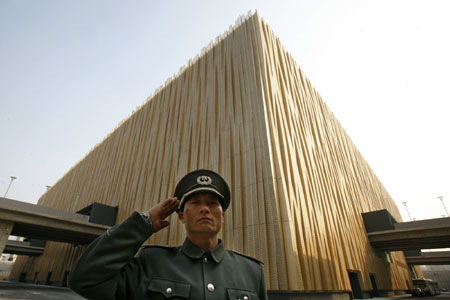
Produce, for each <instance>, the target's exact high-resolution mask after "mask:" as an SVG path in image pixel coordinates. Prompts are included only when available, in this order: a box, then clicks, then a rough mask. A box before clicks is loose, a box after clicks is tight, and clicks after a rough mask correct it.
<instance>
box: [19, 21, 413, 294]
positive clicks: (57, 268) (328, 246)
mask: <svg viewBox="0 0 450 300" xmlns="http://www.w3.org/2000/svg"><path fill="white" fill-rule="evenodd" d="M198 168H208V169H212V170H215V171H217V172H218V173H220V174H221V175H222V176H223V177H224V178H225V179H226V180H227V181H228V183H229V184H230V187H231V198H232V202H231V206H230V208H229V209H228V211H227V212H226V214H225V224H224V228H223V232H222V239H223V242H224V244H225V246H226V247H227V248H230V249H233V250H235V251H239V252H242V253H245V254H247V255H250V256H253V257H255V258H257V259H259V260H261V261H262V262H264V271H265V276H266V282H267V287H268V289H269V290H270V291H271V295H272V297H274V298H275V297H277V298H276V299H290V298H288V297H290V296H289V295H307V297H308V298H310V299H311V298H313V297H314V296H315V295H316V296H319V297H321V296H324V295H328V294H330V295H331V294H332V295H333V297H334V299H348V295H349V292H350V291H352V287H354V283H355V282H357V284H359V285H360V287H361V289H362V291H363V294H364V295H365V296H367V295H369V294H370V293H371V292H373V290H374V289H377V290H378V291H380V292H392V291H403V290H407V289H408V282H410V281H411V277H412V276H413V274H412V269H409V268H408V265H407V264H406V261H405V258H404V255H403V253H402V252H392V253H384V252H380V251H376V250H375V249H373V248H372V247H371V246H370V244H369V241H368V238H367V234H366V231H365V228H364V223H363V219H362V216H361V214H362V213H364V212H369V211H375V210H380V209H387V210H388V211H389V212H390V214H391V215H392V216H394V217H395V218H396V219H397V220H401V217H400V214H399V211H398V208H397V207H396V205H395V203H394V202H393V200H392V199H391V197H390V196H389V194H388V193H387V191H386V190H385V188H384V187H383V185H382V184H381V183H380V182H379V180H378V179H377V177H376V176H375V174H374V173H373V171H372V169H371V168H370V167H369V165H368V164H367V162H366V161H365V160H364V158H363V156H362V155H361V154H360V152H359V151H358V150H357V148H356V147H355V145H354V144H353V143H352V141H351V140H350V138H349V137H348V135H347V134H346V132H345V130H344V129H343V128H342V127H341V125H340V124H339V122H338V121H337V120H336V118H335V117H334V115H333V113H332V112H331V111H330V110H329V108H328V107H327V105H326V104H325V103H324V102H323V101H322V99H321V97H320V96H319V94H318V92H317V91H316V90H315V89H314V88H313V87H312V86H311V84H310V82H309V81H308V79H306V77H305V76H304V74H303V73H302V71H301V70H300V69H299V67H298V66H297V64H296V63H295V61H294V60H293V58H292V57H291V56H290V55H289V54H288V53H287V52H286V50H285V49H284V48H283V46H282V45H281V43H280V41H279V40H278V39H277V37H276V36H275V35H274V34H273V32H272V31H271V29H270V28H269V27H268V26H267V24H266V23H265V22H264V21H263V20H262V19H261V18H260V16H259V15H258V14H256V13H255V14H252V15H249V16H248V17H247V18H243V19H240V20H238V22H237V24H236V26H234V27H233V28H232V29H230V31H228V32H226V33H225V34H224V35H223V36H221V37H220V38H218V39H217V40H216V41H215V42H214V43H212V44H211V45H210V46H208V47H207V48H205V49H204V51H203V52H202V53H201V54H200V55H199V56H198V57H196V58H195V59H193V60H192V61H190V62H188V64H187V65H186V66H185V67H184V68H182V69H181V70H180V72H179V73H178V74H177V75H176V76H174V77H173V78H171V79H170V80H168V81H167V82H166V84H165V85H164V86H162V87H161V88H159V89H158V90H157V91H156V92H155V93H154V94H153V95H152V96H151V97H149V98H148V99H147V100H146V101H145V103H144V104H143V105H142V106H141V107H139V108H138V109H137V110H136V111H134V112H133V114H132V115H131V116H130V117H128V118H127V119H126V120H124V121H123V122H121V124H119V126H118V127H117V128H116V129H115V130H114V131H113V132H112V133H111V134H109V135H108V136H107V137H106V138H105V139H104V140H103V141H102V142H101V143H99V144H97V145H96V146H95V147H94V148H93V149H92V150H91V151H90V152H89V153H88V154H87V155H86V156H85V157H84V158H83V159H82V160H80V161H79V162H78V163H77V164H76V165H75V166H74V167H73V168H71V169H70V170H69V171H68V172H67V173H66V174H65V175H64V176H63V177H62V178H61V179H60V180H58V182H56V183H55V184H54V185H53V186H52V188H51V189H50V190H49V191H48V192H47V193H46V194H44V195H43V196H42V197H41V199H40V200H39V204H40V205H43V206H49V207H53V208H58V209H61V210H66V211H71V212H76V211H78V210H80V209H82V208H83V207H86V206H88V205H90V204H92V203H93V202H99V203H102V204H106V205H110V206H117V207H118V214H117V222H118V223H120V222H121V221H123V220H124V219H125V218H126V217H127V216H128V215H129V214H130V213H131V212H133V211H145V210H147V209H148V208H150V207H151V206H153V205H155V204H157V203H158V202H160V201H162V200H164V199H166V198H167V197H169V196H171V195H173V192H174V188H175V184H176V183H177V181H178V180H179V179H180V178H181V177H182V176H183V175H185V174H186V173H187V172H189V171H191V170H194V169H198ZM184 238H185V234H184V228H183V226H182V224H180V222H179V221H178V220H177V218H176V217H175V216H172V217H171V219H170V226H169V228H167V229H165V230H163V231H161V232H159V233H157V234H155V235H153V236H152V237H151V238H150V239H149V241H148V242H149V243H157V244H164V245H178V244H181V243H182V242H183V240H184ZM83 249H85V246H79V245H72V244H62V243H53V242H49V243H47V246H46V249H45V252H44V254H43V255H42V256H40V257H38V258H27V257H21V258H20V259H18V260H17V262H16V264H15V266H14V269H13V271H12V273H11V278H12V279H18V278H19V277H20V276H22V277H23V278H26V279H27V280H33V279H36V280H42V281H44V280H45V278H48V274H49V272H51V273H50V274H51V277H52V281H55V282H58V281H62V280H63V278H64V276H65V274H67V270H69V269H70V267H71V265H72V264H73V263H74V261H75V260H76V258H77V257H78V256H79V255H80V253H81V252H82V251H83ZM21 274H22V275H21ZM280 297H281V298H280ZM282 297H285V298H282ZM295 299H297V298H295Z"/></svg>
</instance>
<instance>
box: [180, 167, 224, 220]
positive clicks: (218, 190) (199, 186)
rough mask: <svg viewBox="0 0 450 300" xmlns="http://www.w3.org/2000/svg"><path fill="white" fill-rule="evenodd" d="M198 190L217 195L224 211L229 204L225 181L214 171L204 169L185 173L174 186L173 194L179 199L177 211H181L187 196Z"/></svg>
mask: <svg viewBox="0 0 450 300" xmlns="http://www.w3.org/2000/svg"><path fill="white" fill-rule="evenodd" d="M198 192H210V193H213V194H215V195H216V196H217V198H218V199H219V201H220V204H221V205H222V210H223V211H226V210H227V208H228V205H230V188H229V187H228V184H227V183H226V181H225V180H224V179H223V178H222V177H221V176H220V175H219V174H217V173H216V172H214V171H211V170H206V169H200V170H195V171H192V172H190V173H188V174H186V175H185V176H184V177H183V178H181V180H180V181H179V182H178V184H177V186H176V187H175V193H174V196H175V197H177V198H178V199H179V200H180V206H179V207H178V210H177V212H181V211H183V207H184V204H185V203H186V200H187V199H188V198H189V196H191V195H193V194H195V193H198Z"/></svg>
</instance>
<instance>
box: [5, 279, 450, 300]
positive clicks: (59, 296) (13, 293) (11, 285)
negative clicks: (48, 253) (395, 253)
mask: <svg viewBox="0 0 450 300" xmlns="http://www.w3.org/2000/svg"><path fill="white" fill-rule="evenodd" d="M0 299H1V300H47V299H48V300H85V298H83V297H81V296H78V295H77V294H75V293H74V292H72V291H71V290H70V289H68V288H62V287H53V286H45V285H34V284H25V283H17V282H11V281H0ZM371 299H374V300H385V299H386V300H401V299H409V300H414V299H420V300H428V299H432V300H438V299H439V300H450V292H447V293H443V294H442V295H438V296H433V297H411V295H408V294H407V295H402V296H396V297H386V298H371Z"/></svg>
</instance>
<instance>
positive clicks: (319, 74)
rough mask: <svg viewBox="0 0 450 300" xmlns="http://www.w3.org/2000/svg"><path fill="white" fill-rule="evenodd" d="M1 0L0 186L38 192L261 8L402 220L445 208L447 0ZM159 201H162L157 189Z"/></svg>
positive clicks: (449, 57) (448, 183) (27, 195)
mask: <svg viewBox="0 0 450 300" xmlns="http://www.w3.org/2000/svg"><path fill="white" fill-rule="evenodd" d="M218 2H219V1H150V0H147V1H135V0H131V1H111V0H108V1H106V0H105V1H87V0H85V1H83V0H77V1H75V0H73V1H72V0H66V1H60V0H54V1H48V0H40V1H34V0H2V1H0V130H1V131H0V132H1V134H0V140H1V143H2V147H0V196H3V195H4V193H5V192H6V189H7V187H8V184H9V183H10V176H11V175H13V176H16V177H17V179H16V180H15V181H14V182H13V184H12V186H11V188H10V190H9V192H8V195H7V197H8V198H12V199H17V200H21V201H27V202H32V203H36V202H37V200H38V198H39V196H40V195H41V194H42V193H44V192H45V190H46V187H45V186H46V185H52V184H53V183H54V182H56V181H57V180H58V179H59V178H60V177H62V176H63V175H64V173H65V172H67V171H68V170H69V169H70V168H71V167H72V166H73V165H74V164H75V163H76V162H77V161H79V160H80V159H81V158H82V157H83V156H84V155H85V154H86V153H87V152H88V151H89V150H90V149H91V148H92V147H93V146H94V145H95V144H96V143H98V142H100V141H101V140H102V139H103V137H105V136H106V135H107V134H108V133H109V132H111V131H112V130H113V129H114V128H115V127H116V126H117V124H118V123H119V122H120V121H121V120H122V119H124V118H126V117H127V116H128V115H129V114H131V112H132V111H133V109H135V108H136V107H137V106H139V105H141V104H142V103H143V101H144V100H145V99H146V98H147V97H148V96H149V95H150V94H152V92H153V91H154V90H155V89H156V88H158V87H159V86H161V85H162V84H163V83H164V82H165V81H166V80H167V78H169V77H170V76H171V75H173V74H175V73H177V72H178V70H179V69H180V67H182V66H183V65H184V64H186V63H187V61H188V60H189V59H190V58H193V57H194V56H195V55H197V54H198V53H200V52H201V49H202V48H203V47H205V46H207V45H208V44H209V42H210V41H211V40H213V39H215V38H216V36H218V35H220V34H222V33H223V32H225V31H226V30H228V28H229V26H230V25H233V24H234V23H235V20H236V19H237V18H238V17H239V16H240V15H246V14H247V12H248V11H249V10H254V9H257V10H258V13H259V14H260V15H261V16H262V17H263V19H264V20H265V21H266V22H267V23H268V24H269V25H270V27H271V28H272V29H273V30H274V32H275V34H276V35H277V36H278V37H279V38H280V40H281V42H282V43H283V45H284V47H285V48H286V50H287V51H289V52H290V53H291V55H292V56H293V57H294V58H295V60H296V61H297V63H298V65H299V66H300V68H301V69H302V70H303V71H304V73H305V75H306V76H307V77H308V78H309V79H310V80H311V82H312V84H313V85H314V87H315V88H316V89H317V90H318V92H319V93H320V94H321V96H322V98H323V99H324V101H325V102H326V103H327V104H328V105H329V107H330V108H331V110H332V111H333V112H334V114H335V116H336V117H337V119H338V120H339V121H340V122H341V124H342V126H343V127H344V129H345V130H346V131H347V133H348V134H349V135H350V137H351V138H352V140H353V142H354V143H355V145H356V146H357V148H358V149H359V150H360V152H361V153H362V155H363V156H364V157H365V158H366V160H367V161H368V162H369V164H370V165H371V167H372V169H373V170H374V171H375V173H376V174H377V177H378V178H379V180H380V181H381V182H382V183H383V185H384V186H385V187H386V189H387V190H388V192H389V193H390V195H391V196H392V198H393V199H394V201H395V202H396V203H397V205H398V206H399V209H400V211H401V213H402V215H403V218H404V220H408V219H409V217H408V215H407V213H406V210H405V208H404V206H403V205H402V204H401V203H402V202H404V201H407V202H408V209H409V211H410V214H411V217H412V218H417V219H422V218H436V217H440V216H441V215H443V214H445V211H444V208H443V206H442V203H441V202H440V201H439V200H438V199H437V196H444V203H445V204H446V206H447V209H448V210H450V173H449V171H450V158H449V157H450V155H449V151H448V148H449V144H450V143H449V138H448V136H449V134H448V132H449V129H450V125H449V120H448V115H449V111H450V109H449V103H450V89H449V77H450V76H449V70H450V38H449V37H450V18H448V12H449V11H450V1H446V0H443V1H433V0H423V1H413V0H408V1H400V0H389V1H382V0H381V1H380V0H376V1H361V0H360V1H343V0H340V1H331V0H330V1H324V0H309V1H305V0H304V1H283V0H278V1H261V0H259V1H246V0H239V1H235V0H232V1H230V0H229V1H222V4H217V3H218ZM161 200H162V199H161Z"/></svg>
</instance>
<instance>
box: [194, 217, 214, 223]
mask: <svg viewBox="0 0 450 300" xmlns="http://www.w3.org/2000/svg"><path fill="white" fill-rule="evenodd" d="M212 221H213V220H212V219H210V218H206V217H204V218H200V219H198V222H212Z"/></svg>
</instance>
